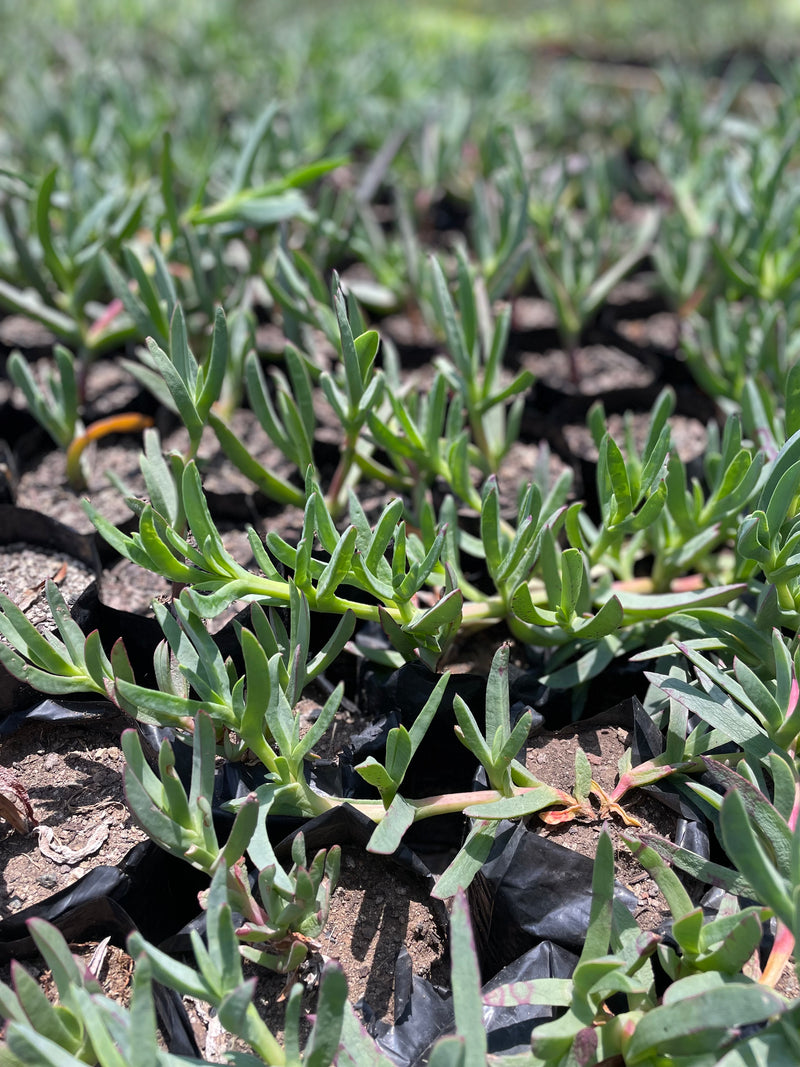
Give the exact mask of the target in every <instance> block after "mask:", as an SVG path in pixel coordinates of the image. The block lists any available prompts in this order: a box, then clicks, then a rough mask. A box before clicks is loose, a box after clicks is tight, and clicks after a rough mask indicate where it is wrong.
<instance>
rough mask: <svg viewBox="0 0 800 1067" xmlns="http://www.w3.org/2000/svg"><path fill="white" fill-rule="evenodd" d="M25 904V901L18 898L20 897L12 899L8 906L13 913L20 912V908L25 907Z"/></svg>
mask: <svg viewBox="0 0 800 1067" xmlns="http://www.w3.org/2000/svg"><path fill="white" fill-rule="evenodd" d="M24 904H25V901H24V900H22V898H21V897H18V896H13V897H11V899H10V900H9V902H8V906H9V908H10V909H11V911H19V909H20V908H22V907H24Z"/></svg>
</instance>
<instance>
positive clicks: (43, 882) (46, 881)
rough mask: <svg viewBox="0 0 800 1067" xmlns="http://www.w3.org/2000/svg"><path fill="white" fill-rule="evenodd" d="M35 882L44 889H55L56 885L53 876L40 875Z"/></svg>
mask: <svg viewBox="0 0 800 1067" xmlns="http://www.w3.org/2000/svg"><path fill="white" fill-rule="evenodd" d="M36 881H37V882H38V883H39V885H40V886H43V887H44V888H45V889H55V888H56V886H57V885H58V879H57V878H56V876H55V875H54V874H40V875H39V877H38V878H37V879H36Z"/></svg>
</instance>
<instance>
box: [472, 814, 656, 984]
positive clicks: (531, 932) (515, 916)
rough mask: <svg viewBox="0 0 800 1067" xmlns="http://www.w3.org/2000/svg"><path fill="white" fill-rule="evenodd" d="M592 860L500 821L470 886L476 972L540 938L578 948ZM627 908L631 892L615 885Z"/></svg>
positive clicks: (632, 902)
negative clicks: (477, 966) (486, 857)
mask: <svg viewBox="0 0 800 1067" xmlns="http://www.w3.org/2000/svg"><path fill="white" fill-rule="evenodd" d="M593 869H594V862H593V860H591V859H590V858H589V857H588V856H583V855H581V854H580V853H578V852H572V851H570V849H568V848H564V847H563V846H562V845H558V844H556V842H554V841H551V840H550V839H549V838H546V837H540V836H539V835H538V834H535V833H532V832H531V831H530V830H528V829H527V827H525V826H524V824H522V823H510V822H506V823H503V824H502V825H501V827H500V829H499V831H498V834H497V837H496V838H495V842H494V845H493V846H492V850H491V852H490V853H489V857H488V859H487V860H486V862H485V863H484V865H483V867H482V868H481V870H480V872H479V873H478V875H477V877H476V878H475V879H474V880H473V882H472V884H471V885H470V888H469V901H470V907H471V911H472V921H473V926H474V929H475V941H476V945H477V949H478V957H479V959H480V963H481V972H482V974H483V976H484V979H485V980H489V979H490V978H492V977H493V976H494V975H496V974H497V973H498V971H500V970H502V968H503V967H507V966H508V965H509V964H510V963H512V962H513V961H514V960H515V959H517V957H518V956H520V955H522V953H524V952H527V951H528V950H529V949H531V948H534V947H535V946H536V945H538V944H540V943H541V942H542V941H551V942H553V944H554V945H557V946H559V947H560V948H564V949H567V950H568V951H569V952H576V953H580V951H581V948H582V947H583V942H584V940H585V938H586V930H587V928H588V925H589V912H590V909H591V903H592V871H593ZM614 893H615V897H616V898H617V899H619V900H621V901H622V903H624V904H625V906H626V907H627V908H629V909H630V910H631V911H633V910H634V908H635V907H636V904H637V900H636V897H635V895H634V894H633V893H632V892H631V891H630V890H629V889H625V888H624V887H622V886H620V885H617V886H616V887H615V891H614Z"/></svg>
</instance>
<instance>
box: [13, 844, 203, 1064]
mask: <svg viewBox="0 0 800 1067" xmlns="http://www.w3.org/2000/svg"><path fill="white" fill-rule="evenodd" d="M207 883H208V879H207V878H204V877H203V876H202V875H199V873H198V872H197V871H194V870H193V868H191V867H190V866H189V865H188V864H187V863H185V862H184V861H183V860H178V859H176V858H175V857H173V856H170V855H169V854H168V853H166V852H163V851H162V850H161V849H160V848H158V847H157V846H156V845H154V844H153V843H152V842H150V841H145V842H142V844H139V845H136V846H135V848H133V849H131V851H130V852H129V853H128V854H127V856H125V858H124V859H123V860H122V861H121V862H120V863H119V864H118V865H117V866H116V867H109V866H102V867H95V868H94V869H93V870H91V871H90V872H89V873H88V874H87V875H85V876H84V877H83V878H81V880H80V881H79V882H76V883H75V884H74V885H71V886H68V887H67V888H66V889H62V890H61V891H60V892H58V893H55V894H53V896H51V897H49V898H48V899H47V900H44V901H41V902H40V903H39V904H34V905H32V906H31V907H29V908H25V910H24V911H20V912H18V913H17V914H16V915H12V916H9V917H8V918H7V919H4V920H3V921H2V922H0V962H3V963H5V962H8V961H9V960H22V959H29V958H31V957H33V956H36V955H37V954H38V949H37V947H36V943H35V942H34V940H33V938H32V937H31V936H30V935H29V934H28V930H27V925H26V924H27V922H28V920H29V919H32V918H37V919H45V920H46V921H47V922H49V923H52V925H53V926H55V927H57V928H58V930H60V931H61V933H62V934H63V936H64V937H65V938H66V940H67V941H68V942H73V943H74V942H84V941H95V940H96V941H101V940H102V939H103V938H106V937H110V938H111V940H112V941H113V943H114V944H115V945H118V946H119V947H121V948H124V947H125V943H126V941H127V938H128V936H129V935H130V934H131V933H133V932H134V931H135V930H138V931H139V932H140V933H141V934H142V935H143V936H144V937H145V938H146V939H147V940H148V941H152V942H158V941H159V940H161V938H162V936H164V934H165V932H166V931H168V930H170V929H172V930H174V929H175V928H176V925H180V922H181V919H182V917H185V916H186V914H187V904H189V902H190V901H196V899H197V892H198V891H199V889H200V888H203V887H204V886H205V885H207ZM154 898H155V899H154ZM153 992H154V998H155V1006H156V1015H157V1018H158V1023H159V1026H160V1028H161V1030H162V1032H163V1034H164V1037H165V1040H166V1044H167V1047H168V1049H169V1051H170V1052H172V1053H173V1054H174V1055H178V1056H197V1057H199V1055H200V1050H199V1049H198V1047H197V1042H196V1040H195V1037H194V1033H193V1031H192V1027H191V1023H190V1022H189V1018H188V1016H187V1014H186V1009H185V1008H184V1006H183V1001H182V1000H181V997H180V995H179V994H178V993H177V992H175V991H174V990H172V989H166V988H164V987H162V986H160V985H159V984H158V983H157V982H154V983H153Z"/></svg>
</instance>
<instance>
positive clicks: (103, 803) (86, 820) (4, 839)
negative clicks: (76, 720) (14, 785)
mask: <svg viewBox="0 0 800 1067" xmlns="http://www.w3.org/2000/svg"><path fill="white" fill-rule="evenodd" d="M113 718H114V721H113V722H111V721H107V722H106V721H98V722H97V724H96V725H95V724H92V725H91V726H90V727H87V726H85V725H84V726H81V727H75V726H70V725H65V724H63V723H59V724H56V725H50V724H48V723H41V722H31V723H28V724H26V725H25V726H23V727H22V728H21V729H19V730H17V731H16V733H14V734H12V735H11V736H9V737H5V738H2V739H0V765H2V766H4V767H7V768H8V769H10V770H11V771H12V773H13V774H14V775H16V777H17V778H18V779H19V781H20V782H21V783H22V784H23V786H24V787H25V788H26V789H27V792H28V796H29V797H30V800H31V804H32V806H33V811H34V815H35V816H36V818H37V820H38V821H39V823H40V825H41V826H42V827H49V828H52V831H53V835H54V836H53V841H52V842H48V840H47V838H46V837H45V838H44V840H42V839H41V838H40V832H39V831H38V830H36V829H34V830H33V831H32V832H31V833H30V834H28V835H26V836H24V837H23V836H21V835H20V834H16V833H13V832H12V831H11V828H10V826H8V824H6V823H0V854H1V855H2V861H0V918H4V917H5V916H7V915H11V914H13V913H14V912H17V911H20V910H21V909H22V908H27V907H29V906H30V905H31V904H36V903H38V902H39V901H41V900H45V899H46V898H47V897H49V896H52V895H53V893H56V892H58V890H60V889H63V888H65V886H68V885H70V884H72V883H73V882H76V881H78V879H79V878H82V877H83V875H84V874H86V873H87V872H88V871H90V870H92V869H93V868H94V867H98V866H100V865H102V864H111V865H113V864H116V863H118V862H119V861H120V860H121V859H122V857H123V856H124V855H125V854H126V853H127V852H128V851H129V850H130V849H131V848H133V846H134V845H136V844H138V843H139V842H140V841H144V840H145V838H146V835H145V834H144V832H143V831H141V830H140V829H139V828H138V827H137V826H135V825H134V822H133V819H132V816H131V814H130V812H129V811H128V808H127V806H126V804H125V797H124V791H123V783H122V770H123V767H124V759H123V755H122V750H121V749H120V747H119V736H120V732H121V729H122V726H123V724H122V722H121V720H120V719H119V717H117V716H114V717H113ZM102 824H104V825H105V827H106V828H107V830H108V836H107V838H106V840H105V841H104V843H103V844H102V846H101V847H100V848H99V849H97V851H95V852H93V853H92V855H90V856H87V857H86V858H84V859H82V860H80V862H77V863H71V862H56V861H55V860H53V859H51V858H48V856H47V855H45V852H47V851H49V850H50V849H56V847H57V846H65V847H66V848H69V849H72V850H73V851H75V852H77V851H80V849H81V848H83V847H84V846H85V845H86V844H87V843H88V842H89V840H90V839H91V838H92V836H93V835H94V834H95V833H97V832H99V831H100V830H101V826H102ZM43 849H44V851H43ZM67 858H69V854H68V853H67Z"/></svg>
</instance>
